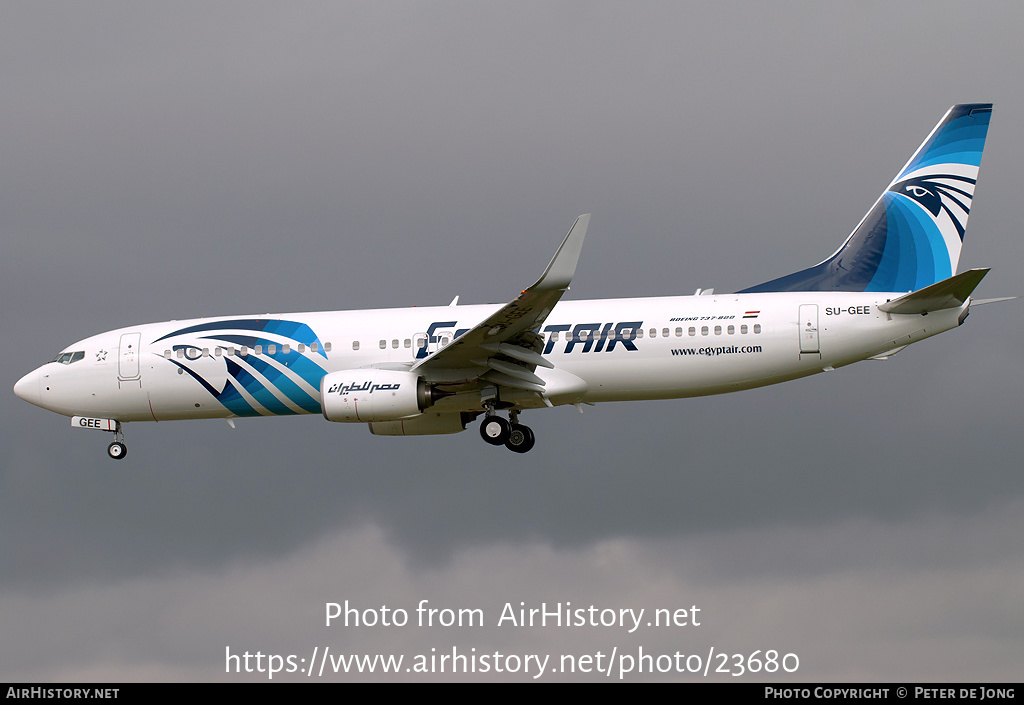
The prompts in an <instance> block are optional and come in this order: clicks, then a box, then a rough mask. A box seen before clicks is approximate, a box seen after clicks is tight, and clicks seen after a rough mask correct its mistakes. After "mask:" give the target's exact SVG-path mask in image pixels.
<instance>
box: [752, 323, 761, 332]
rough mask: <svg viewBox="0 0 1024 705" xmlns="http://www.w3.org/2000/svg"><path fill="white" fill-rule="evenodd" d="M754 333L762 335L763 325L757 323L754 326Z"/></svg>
mask: <svg viewBox="0 0 1024 705" xmlns="http://www.w3.org/2000/svg"><path fill="white" fill-rule="evenodd" d="M754 332H755V333H760V332H761V324H760V323H755V324H754Z"/></svg>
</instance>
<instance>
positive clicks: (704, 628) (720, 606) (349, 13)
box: [0, 1, 1024, 681]
mask: <svg viewBox="0 0 1024 705" xmlns="http://www.w3.org/2000/svg"><path fill="white" fill-rule="evenodd" d="M1022 15H1024V11H1021V10H1019V9H1018V8H1017V7H1016V6H1015V5H1013V4H1011V3H985V2H981V3H969V4H967V3H959V2H921V3H918V2H904V3H899V4H891V3H885V2H858V3H841V4H840V3H813V2H784V3H763V4H762V3H754V2H736V3H730V2H717V3H628V4H627V3H603V2H540V3H529V2H515V3H511V2H492V3H471V2H456V3H451V2H429V3H413V2H397V3H369V2H368V3H323V2H318V3H303V2H298V3H265V2H251V1H246V2H218V3H207V2H175V3H137V2H91V3H78V2H9V3H6V4H5V7H4V21H3V22H2V23H0V95H3V99H2V104H3V109H2V110H0V164H2V168H0V232H2V237H0V243H2V246H3V257H2V258H0V268H2V269H0V297H2V298H0V301H2V303H0V311H2V315H3V321H4V327H5V331H6V333H5V336H4V342H5V346H4V347H5V350H6V354H5V355H4V356H3V357H2V358H0V369H2V371H3V375H2V378H3V379H4V380H6V384H7V385H8V388H9V387H11V386H13V384H14V382H15V381H17V379H18V378H19V377H21V376H22V375H23V374H25V373H27V372H29V371H30V370H32V369H33V368H34V367H37V366H38V365H40V364H42V363H43V362H45V361H47V360H49V359H52V358H53V356H54V355H55V354H56V353H57V352H58V351H60V350H61V349H62V348H64V347H65V346H67V345H70V344H71V343H73V342H74V341H76V340H79V339H81V338H85V337H87V336H89V335H92V334H95V333H98V332H102V331H105V330H110V329H114V328H119V327H122V326H127V325H131V324H136V323H145V322H151V321H160V320H167V319H172V318H177V319H184V318H191V317H198V316H210V315H222V314H245V313H249V314H252V313H262V312H267V311H308V310H330V309H349V308H368V307H391V306H410V305H438V304H440V305H443V304H447V303H448V302H449V301H450V300H451V299H452V298H453V297H454V296H456V295H459V296H460V297H461V298H460V300H461V302H462V303H483V302H505V301H507V300H510V299H511V298H513V297H514V296H515V295H516V294H517V293H518V292H519V291H520V290H521V289H522V288H523V287H525V286H527V285H529V284H530V283H531V282H533V281H534V280H535V279H536V277H537V276H538V275H539V274H540V272H541V271H542V270H543V267H544V266H545V265H546V263H547V262H548V260H549V258H550V257H551V255H552V253H553V252H554V250H555V248H556V247H557V245H558V243H559V241H560V239H561V238H562V237H563V236H564V234H565V232H566V231H567V230H568V228H569V226H570V225H571V224H572V222H573V219H574V218H575V217H576V216H577V215H579V214H580V213H584V212H592V213H593V214H594V216H593V220H592V222H591V226H590V231H589V234H588V237H587V243H586V247H585V248H584V250H583V254H582V257H581V259H580V264H579V267H578V269H577V273H576V279H575V280H574V283H573V287H572V291H571V292H570V293H569V294H568V298H572V299H584V298H601V297H621V296H645V295H669V294H691V293H693V291H694V290H695V289H696V288H698V287H703V288H707V287H714V288H716V289H717V290H718V291H733V290H737V289H741V288H744V287H747V286H751V285H754V284H757V283H760V282H762V281H766V280H768V279H771V278H774V277H777V276H780V275H783V274H786V273H789V272H792V271H796V270H797V269H801V268H803V267H806V266H809V265H811V264H814V263H816V262H819V261H820V260H822V259H824V258H825V257H827V256H828V255H829V254H831V253H832V252H833V251H834V250H835V249H836V247H837V246H838V245H839V244H840V243H841V242H842V240H843V239H844V238H845V237H846V235H847V234H849V232H850V230H851V229H852V228H853V227H854V226H855V225H856V224H857V222H858V221H859V220H860V218H861V216H862V215H863V214H864V212H866V211H867V209H868V208H869V207H870V206H871V204H872V203H873V202H874V200H875V199H876V198H877V196H878V194H879V193H880V192H881V190H882V189H883V188H884V187H885V186H886V185H887V184H888V183H889V181H890V180H891V179H892V177H893V176H894V175H895V174H896V172H897V171H898V170H899V169H900V167H901V166H902V165H903V164H904V163H905V162H906V160H907V159H908V158H909V156H910V155H911V153H912V152H913V150H914V149H915V148H916V147H917V146H918V144H920V142H921V141H922V140H923V139H924V137H925V136H926V135H927V134H928V131H929V130H930V129H931V128H932V127H933V126H934V124H935V123H936V122H937V121H938V119H939V118H940V117H941V116H942V114H943V113H944V112H945V110H946V109H947V108H948V107H949V106H950V105H952V104H954V103H961V102H988V101H991V102H994V103H995V110H994V115H993V118H992V126H991V129H990V131H989V135H988V144H987V150H986V152H985V156H984V159H983V161H982V169H981V175H980V178H979V183H978V189H977V192H976V197H975V200H974V206H973V210H972V214H971V219H970V224H969V226H968V230H967V236H966V239H965V243H964V245H965V246H964V250H963V255H962V258H961V261H960V267H961V269H964V268H968V267H982V266H991V267H993V270H992V272H991V274H990V275H989V276H988V277H987V278H986V279H985V281H984V282H983V283H982V285H981V287H980V288H979V290H978V295H979V296H982V297H995V296H1004V295H1020V294H1024V284H1022V282H1021V270H1022V267H1024V245H1022V237H1021V227H1020V218H1019V216H1018V215H1015V214H1016V210H1015V208H1017V207H1018V206H1019V203H1020V194H1019V190H1020V185H1019V184H1020V163H1021V161H1022V160H1024V141H1022V140H1021V137H1020V135H1021V130H1022V128H1024V96H1022V94H1021V90H1020V77H1021V75H1022V74H1024V55H1022V51H1021V47H1020V37H1019V28H1020V26H1021V22H1022V19H1024V17H1022ZM1022 324H1024V304H1022V303H1021V302H1011V303H1005V304H999V305H992V306H987V307H984V308H979V309H976V310H975V311H974V312H973V314H972V315H971V317H970V319H969V320H968V322H967V323H966V325H965V326H963V327H962V328H959V329H957V330H955V331H951V332H949V333H947V334H945V335H942V336H940V337H938V338H935V339H932V340H929V341H926V342H923V343H920V344H918V345H915V346H913V347H911V348H909V349H907V350H906V351H904V352H902V353H900V354H899V355H898V356H895V357H894V358H892V359H891V360H889V361H888V362H884V363H882V362H864V363H860V364H858V365H854V366H852V367H848V368H844V369H842V370H839V371H837V372H834V373H831V374H827V375H818V376H815V377H812V378H809V379H805V380H801V381H797V382H791V383H788V384H785V385H781V386H777V387H772V388H766V389H760V390H754V391H748V392H743V393H739V394H733V395H726V396H721V397H709V398H704V399H689V400H676V401H660V402H643V403H618V404H607V405H602V406H598V407H588V408H587V409H586V412H585V413H584V414H583V415H580V414H579V413H578V412H577V411H576V410H575V409H573V408H571V407H570V408H558V409H554V410H546V411H544V412H543V413H542V412H539V411H538V412H532V413H529V414H526V415H525V416H524V420H525V421H526V422H528V423H529V424H530V425H531V426H532V428H533V429H534V431H535V432H536V434H537V437H538V441H537V445H536V447H535V449H534V450H533V451H532V452H531V453H530V454H528V455H525V456H518V455H515V454H512V453H508V452H506V451H505V450H504V449H494V448H491V447H489V446H486V445H485V444H483V443H482V442H481V441H480V438H479V437H478V434H477V432H476V428H475V426H474V427H471V428H470V429H469V430H468V431H466V432H465V433H463V434H461V435H456V436H440V437H425V438H379V437H374V436H371V435H370V434H369V433H368V432H367V430H366V428H365V427H364V426H362V425H351V426H349V425H341V424H329V423H328V422H326V421H324V420H323V419H322V418H321V417H319V416H310V417H304V418H288V419H274V420H270V419H247V420H239V421H238V422H237V423H236V426H237V428H236V429H234V430H232V429H231V428H229V427H228V425H227V424H226V423H224V422H223V421H196V422H169V423H160V424H131V425H129V426H128V427H127V428H126V431H127V442H128V447H129V449H130V450H129V455H128V457H127V458H126V459H125V460H124V461H123V462H119V463H114V462H113V461H111V460H109V459H108V458H107V456H106V453H105V447H106V445H107V443H108V442H109V440H110V439H109V437H108V436H106V435H105V434H99V433H94V432H87V431H81V430H76V429H73V428H71V427H70V426H69V424H68V421H67V419H65V418H64V417H60V416H57V415H55V414H52V413H49V412H46V411H44V410H42V409H38V408H36V407H33V406H30V405H28V404H26V403H24V402H22V401H20V400H19V399H17V398H16V397H15V396H14V395H13V393H10V392H8V393H7V394H4V395H0V410H2V414H3V419H4V423H3V424H2V425H0V454H2V456H0V457H2V466H0V566H2V567H0V635H2V636H0V681H40V680H54V681H60V680H93V679H99V680H113V681H125V680H178V679H180V680H261V679H264V678H266V677H267V676H266V674H259V673H242V674H226V673H225V665H226V660H225V656H226V651H225V650H226V649H229V650H230V651H231V652H232V653H239V654H240V653H243V652H245V651H247V650H248V651H249V652H251V653H255V652H256V651H260V652H262V653H264V654H281V655H288V654H295V655H296V656H297V657H298V658H307V659H308V658H310V657H311V655H312V652H313V649H314V648H315V647H316V648H319V649H320V650H321V652H322V650H323V649H324V648H325V647H327V648H329V649H330V651H331V653H338V654H341V653H365V654H375V653H380V654H396V655H397V654H403V655H404V656H405V657H406V658H407V659H412V658H414V657H415V655H416V654H428V655H429V654H431V653H435V654H440V653H448V654H450V653H452V649H453V648H455V649H457V650H458V651H459V653H477V654H484V653H488V654H493V653H494V652H496V651H500V652H501V653H503V654H514V655H519V656H525V655H526V654H541V655H549V656H550V658H551V660H552V662H555V661H557V660H558V659H559V657H560V656H561V655H562V654H570V655H573V656H575V657H580V656H584V655H586V654H592V655H593V654H596V653H597V652H598V651H601V652H603V653H605V654H608V653H610V652H611V651H612V650H613V649H617V650H618V653H620V654H637V653H638V649H640V648H643V650H644V653H650V654H655V655H658V654H665V653H675V652H680V653H683V654H700V655H702V658H706V657H707V654H708V653H709V652H711V653H715V654H729V655H731V654H736V653H738V654H750V653H752V652H755V651H757V650H761V652H762V653H763V652H764V651H767V650H769V649H773V650H777V651H779V653H780V654H786V653H792V654H795V655H796V656H797V657H798V658H799V670H797V671H796V672H795V673H791V674H785V673H782V672H779V673H776V674H774V675H772V676H770V678H773V679H778V680H784V679H795V680H803V681H814V680H855V681H860V680H864V681H883V680H884V681H899V680H905V681H933V680H961V681H963V680H967V681H1001V680H1002V681H1014V680H1016V681H1019V680H1020V679H1021V677H1022V675H1024V670H1022V663H1021V656H1020V643H1021V637H1022V636H1024V611H1022V610H1021V605H1022V602H1024V544H1022V543H1021V541H1020V536H1022V535H1024V474H1022V473H1021V469H1020V459H1021V456H1022V453H1021V451H1022V445H1024V441H1022V436H1024V434H1022V432H1021V431H1022V427H1021V418H1022V417H1021V400H1022V392H1024V377H1022V373H1021V369H1022V362H1024V359H1022V358H1024V345H1022V330H1024V328H1022ZM345 600H348V601H349V602H350V603H351V604H353V605H357V606H359V607H360V608H361V609H365V608H378V610H379V608H380V607H381V606H382V605H387V606H388V607H390V608H403V609H406V610H409V612H410V615H411V620H410V621H411V623H414V622H415V619H416V614H415V611H414V610H415V608H416V606H417V604H419V602H420V601H421V600H429V604H430V605H431V606H434V607H438V608H442V607H449V608H478V609H480V610H481V612H482V614H484V615H485V624H484V626H480V627H465V628H462V629H459V628H432V629H426V628H418V627H414V626H411V625H410V626H406V627H380V626H378V627H372V628H371V627H359V628H354V627H348V628H346V627H344V626H342V625H340V623H338V622H335V624H334V626H331V627H327V626H325V623H324V622H325V620H324V612H325V603H326V602H339V603H344V601H345ZM520 602H523V603H526V606H527V607H539V606H540V603H542V602H546V603H547V604H548V605H549V607H550V606H551V605H553V604H554V603H562V604H563V605H564V603H566V602H571V603H572V605H573V606H574V607H589V606H590V605H595V606H596V607H598V608H601V609H605V608H608V609H613V610H615V611H616V612H617V611H618V610H622V609H633V610H637V611H638V610H639V609H641V608H643V609H645V610H646V612H645V622H646V615H650V614H651V611H652V610H654V609H658V608H667V609H672V610H675V609H677V608H687V609H689V608H691V607H692V606H694V605H695V606H697V607H698V608H699V609H700V612H699V613H698V614H699V615H700V616H699V619H700V625H699V626H698V625H695V624H688V625H687V626H685V627H660V628H654V627H651V628H648V627H646V626H642V627H641V628H639V629H637V630H636V631H634V632H633V633H632V634H630V633H628V630H626V629H622V628H618V627H574V628H566V627H562V628H558V627H546V628H541V627H534V628H528V627H513V626H510V625H509V624H508V623H507V622H506V623H505V624H504V625H503V626H500V627H499V626H497V623H498V618H499V616H500V614H501V611H502V608H503V606H504V605H505V603H511V604H512V605H513V606H516V607H518V606H519V603H520ZM474 648H475V649H476V652H471V651H470V650H471V649H474ZM431 649H436V651H434V652H431ZM719 663H720V662H719V661H717V660H716V661H715V663H714V665H715V666H717V665H719ZM728 663H729V665H730V666H731V665H732V664H733V660H731V659H730V660H729V662H728ZM792 664H793V661H790V662H789V665H792ZM550 668H551V666H550V665H549V669H548V672H546V673H545V674H544V676H543V677H542V679H543V680H554V679H560V678H569V677H576V678H585V679H594V680H608V679H609V678H608V676H601V675H596V674H593V673H591V674H584V675H581V674H576V675H575V676H570V675H569V674H562V673H551V672H550ZM532 675H535V672H533V673H529V674H524V673H522V672H520V673H511V674H510V673H497V674H496V673H494V672H493V671H492V672H490V673H486V674H477V675H470V676H465V675H460V676H458V677H459V678H466V679H481V680H482V679H494V678H502V679H511V680H531V676H532ZM303 677H304V676H302V675H301V674H293V675H292V676H290V678H291V679H299V678H303ZM399 677H401V678H413V677H416V674H413V673H401V674H400V676H399ZM431 677H434V678H451V677H452V676H451V675H450V674H444V675H437V676H431ZM616 677H617V675H615V674H613V677H612V678H611V679H612V680H615V679H616ZM714 677H716V676H714V675H713V674H712V675H711V676H709V678H714ZM717 677H718V678H720V679H722V680H727V681H728V680H733V681H736V680H744V679H750V678H756V679H758V680H762V679H765V678H767V677H769V676H766V675H765V674H764V673H761V674H757V675H756V676H751V675H749V674H748V675H745V676H742V677H740V678H735V677H732V676H729V675H719V676H717ZM288 678H289V677H288V676H286V675H285V674H279V675H278V676H277V677H276V678H275V680H277V679H282V680H287V679H288ZM328 678H331V679H337V680H346V679H354V678H355V677H353V676H340V675H339V676H328V675H324V676H323V679H324V680H326V679H328ZM377 678H378V679H384V678H385V677H384V676H379V675H378V676H377ZM627 678H628V679H631V680H639V679H646V678H673V679H676V680H702V679H703V677H702V676H696V675H680V674H666V675H657V674H655V675H653V676H651V675H646V674H645V675H642V676H641V675H636V674H630V675H628V676H627ZM315 679H316V678H314V680H315Z"/></svg>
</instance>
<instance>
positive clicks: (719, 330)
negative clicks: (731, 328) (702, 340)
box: [715, 326, 722, 335]
mask: <svg viewBox="0 0 1024 705" xmlns="http://www.w3.org/2000/svg"><path fill="white" fill-rule="evenodd" d="M721 334H722V326H715V335H721Z"/></svg>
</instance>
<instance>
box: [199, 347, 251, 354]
mask: <svg viewBox="0 0 1024 705" xmlns="http://www.w3.org/2000/svg"><path fill="white" fill-rule="evenodd" d="M252 351H253V353H255V354H256V355H262V354H263V346H262V345H257V346H255V347H253V349H252ZM203 354H204V355H205V354H206V350H205V349H204V350H203Z"/></svg>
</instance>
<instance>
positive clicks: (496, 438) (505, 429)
mask: <svg viewBox="0 0 1024 705" xmlns="http://www.w3.org/2000/svg"><path fill="white" fill-rule="evenodd" d="M508 434H509V423H508V421H506V420H505V419H503V418H501V417H500V416H485V417H484V420H483V421H482V422H481V423H480V437H481V438H483V439H484V440H485V441H487V442H488V443H490V444H491V445H492V446H500V445H504V443H505V441H507V440H508Z"/></svg>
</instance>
